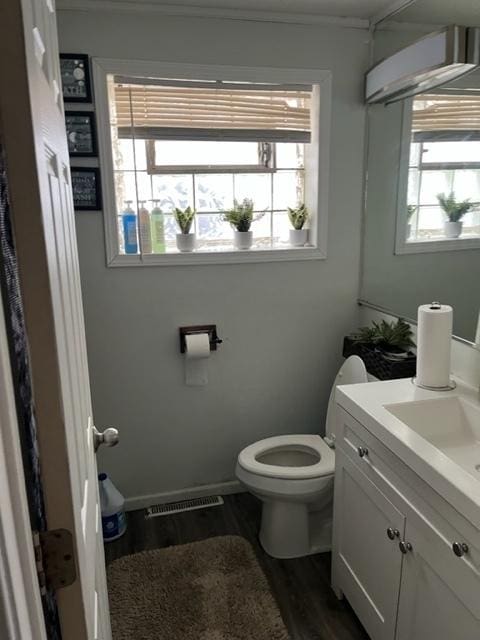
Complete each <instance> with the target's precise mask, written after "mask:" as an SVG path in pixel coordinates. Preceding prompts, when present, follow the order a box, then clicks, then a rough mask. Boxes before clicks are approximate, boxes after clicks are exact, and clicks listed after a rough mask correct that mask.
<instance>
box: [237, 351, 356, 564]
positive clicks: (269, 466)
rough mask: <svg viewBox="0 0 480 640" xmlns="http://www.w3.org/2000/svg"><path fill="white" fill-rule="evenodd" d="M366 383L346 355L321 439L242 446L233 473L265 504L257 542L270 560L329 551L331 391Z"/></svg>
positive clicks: (287, 438)
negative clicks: (323, 435) (349, 385)
mask: <svg viewBox="0 0 480 640" xmlns="http://www.w3.org/2000/svg"><path fill="white" fill-rule="evenodd" d="M361 382H368V377H367V371H366V369H365V365H364V364H363V361H362V360H361V359H360V358H359V357H358V356H350V357H349V358H348V359H347V360H346V361H345V362H344V363H343V365H342V367H341V368H340V371H339V372H338V374H337V377H336V378H335V381H334V383H333V386H332V391H331V393H330V400H329V402H328V411H327V420H326V428H325V434H326V435H325V437H321V436H320V435H311V434H310V435H286V436H274V437H272V438H266V439H264V440H259V441H258V442H254V443H253V444H251V445H249V446H248V447H245V449H243V450H242V451H241V452H240V454H239V456H238V460H237V467H236V476H237V478H238V479H239V480H240V482H241V483H242V484H243V485H244V486H245V487H246V488H247V489H248V491H250V492H251V493H253V494H254V495H256V496H257V497H258V498H260V500H262V502H263V507H262V522H261V526H260V536H259V537H260V542H261V544H262V547H263V548H264V550H265V551H266V552H267V553H268V554H269V555H270V556H273V557H274V558H298V557H301V556H306V555H309V554H312V553H320V552H322V551H329V550H330V548H331V537H332V533H331V532H332V502H333V478H334V471H335V452H334V449H333V447H334V441H335V389H336V387H337V385H340V384H342V385H343V384H355V383H361Z"/></svg>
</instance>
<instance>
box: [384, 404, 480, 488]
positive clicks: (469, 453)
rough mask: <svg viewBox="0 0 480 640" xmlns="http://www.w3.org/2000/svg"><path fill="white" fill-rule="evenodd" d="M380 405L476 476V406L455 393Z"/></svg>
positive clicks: (479, 460)
mask: <svg viewBox="0 0 480 640" xmlns="http://www.w3.org/2000/svg"><path fill="white" fill-rule="evenodd" d="M384 407H385V409H386V410H387V411H389V412H390V413H391V414H392V415H394V416H395V417H396V418H398V419H399V420H401V421H402V422H403V423H404V424H406V425H407V426H408V427H409V428H410V429H412V430H413V431H415V432H416V433H417V434H418V435H419V436H421V437H422V438H425V440H427V441H428V442H430V443H431V444H432V445H433V446H435V447H436V448H437V449H440V451H442V452H443V453H444V454H445V455H446V456H448V457H449V458H450V459H451V460H453V461H454V462H456V463H457V464H459V465H460V466H461V467H462V468H463V469H465V471H467V472H468V473H471V474H472V475H474V476H475V477H476V478H477V479H479V480H480V407H477V406H476V405H475V404H471V403H469V402H467V401H465V400H464V399H463V398H459V397H458V396H449V397H446V398H435V399H433V400H418V401H416V402H399V403H395V404H386V405H384Z"/></svg>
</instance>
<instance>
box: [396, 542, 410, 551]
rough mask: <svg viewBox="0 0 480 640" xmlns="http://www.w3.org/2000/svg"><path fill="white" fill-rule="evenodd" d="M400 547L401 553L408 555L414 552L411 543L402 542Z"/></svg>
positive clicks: (399, 544)
mask: <svg viewBox="0 0 480 640" xmlns="http://www.w3.org/2000/svg"><path fill="white" fill-rule="evenodd" d="M398 547H399V549H400V551H401V552H402V553H408V552H409V551H412V549H413V547H412V545H411V544H410V542H405V540H401V541H400V542H399V543H398Z"/></svg>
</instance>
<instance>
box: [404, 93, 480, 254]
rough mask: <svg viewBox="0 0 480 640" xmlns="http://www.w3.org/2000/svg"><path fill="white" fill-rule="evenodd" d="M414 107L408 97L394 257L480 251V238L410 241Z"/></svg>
mask: <svg viewBox="0 0 480 640" xmlns="http://www.w3.org/2000/svg"><path fill="white" fill-rule="evenodd" d="M412 105H413V99H412V98H409V99H408V100H405V101H404V103H403V106H402V127H401V134H400V135H401V139H400V153H399V172H398V182H397V220H396V231H395V255H405V254H410V253H437V252H441V251H465V250H466V249H479V248H480V238H456V239H449V238H438V239H436V240H426V241H416V240H414V241H413V242H412V241H407V222H406V219H405V212H406V210H407V199H408V177H409V176H408V173H409V165H410V162H409V159H410V144H411V139H412Z"/></svg>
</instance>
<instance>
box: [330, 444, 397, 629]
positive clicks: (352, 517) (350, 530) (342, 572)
mask: <svg viewBox="0 0 480 640" xmlns="http://www.w3.org/2000/svg"><path fill="white" fill-rule="evenodd" d="M335 464H336V471H335V505H334V545H333V558H332V575H333V578H332V582H333V585H332V586H333V588H334V589H335V590H336V591H337V592H343V593H344V594H345V596H346V597H347V599H348V601H349V602H350V604H351V605H352V607H353V609H354V610H355V613H356V614H357V616H358V617H359V618H360V620H361V622H362V624H363V625H364V627H365V629H366V630H367V632H368V634H369V635H370V637H371V638H372V640H393V639H394V637H395V624H396V618H397V606H398V593H399V588H400V576H401V569H402V554H401V553H400V550H399V548H398V541H399V538H398V537H394V539H393V540H391V539H390V538H389V537H388V535H387V530H388V529H389V528H391V529H393V530H398V532H399V534H400V536H403V532H404V526H405V517H404V516H403V515H402V514H401V513H400V512H399V511H398V510H397V509H396V508H395V507H394V506H393V504H392V503H391V502H390V501H389V500H388V499H387V498H386V497H385V496H384V494H383V493H382V492H381V491H380V490H379V489H378V488H377V487H376V486H375V485H374V484H373V483H372V482H371V481H370V480H369V479H368V478H367V477H366V476H365V475H364V474H363V473H362V472H361V471H360V470H359V469H358V467H357V466H356V465H355V464H354V463H353V462H352V461H351V460H350V459H349V458H347V457H346V456H345V454H344V453H343V452H342V451H341V450H340V449H337V451H336V462H335Z"/></svg>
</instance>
